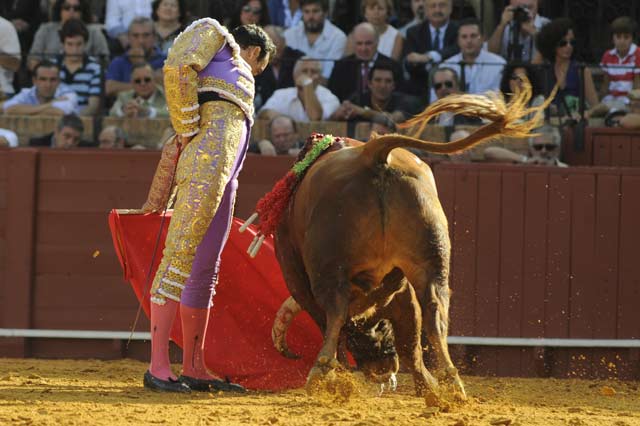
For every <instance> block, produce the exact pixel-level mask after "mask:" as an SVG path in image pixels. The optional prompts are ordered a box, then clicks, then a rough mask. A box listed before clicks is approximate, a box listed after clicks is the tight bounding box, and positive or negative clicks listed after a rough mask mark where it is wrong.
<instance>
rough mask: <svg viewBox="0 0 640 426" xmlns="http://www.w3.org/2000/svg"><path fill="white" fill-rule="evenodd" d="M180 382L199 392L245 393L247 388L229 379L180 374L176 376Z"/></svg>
mask: <svg viewBox="0 0 640 426" xmlns="http://www.w3.org/2000/svg"><path fill="white" fill-rule="evenodd" d="M178 380H180V381H181V382H182V383H184V384H185V385H187V386H188V387H189V388H190V389H192V390H195V391H200V392H209V391H222V392H236V393H247V390H246V389H245V388H244V387H242V386H240V385H239V384H237V383H231V382H230V381H229V380H226V381H224V380H219V379H213V380H206V379H196V378H195V377H189V376H180V377H178Z"/></svg>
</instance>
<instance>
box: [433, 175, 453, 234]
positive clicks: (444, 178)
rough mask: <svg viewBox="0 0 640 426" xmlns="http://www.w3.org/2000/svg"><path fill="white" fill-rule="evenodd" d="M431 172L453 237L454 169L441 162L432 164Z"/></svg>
mask: <svg viewBox="0 0 640 426" xmlns="http://www.w3.org/2000/svg"><path fill="white" fill-rule="evenodd" d="M433 174H434V176H435V179H436V186H437V188H438V199H439V200H440V204H441V205H442V209H443V210H444V214H445V215H446V216H447V221H448V222H449V236H450V238H451V239H453V229H454V226H455V222H454V207H453V206H454V202H455V195H456V185H455V176H456V174H455V170H454V169H452V168H451V167H450V166H449V165H448V164H446V163H443V164H438V165H436V166H434V168H433Z"/></svg>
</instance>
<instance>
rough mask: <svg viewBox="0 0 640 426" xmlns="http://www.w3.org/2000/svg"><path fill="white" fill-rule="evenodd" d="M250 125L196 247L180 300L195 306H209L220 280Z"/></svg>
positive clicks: (192, 306) (203, 307) (211, 303)
mask: <svg viewBox="0 0 640 426" xmlns="http://www.w3.org/2000/svg"><path fill="white" fill-rule="evenodd" d="M248 141H249V129H248V123H247V131H246V135H244V137H243V138H242V141H241V142H240V145H239V146H238V152H237V155H236V159H235V162H234V164H233V169H232V173H231V176H230V179H229V181H228V182H227V185H226V187H225V189H224V195H223V197H222V201H221V203H220V206H219V207H218V210H217V211H216V213H215V215H214V216H213V220H212V221H211V224H210V225H209V228H208V229H207V232H206V233H205V235H204V238H203V239H202V242H200V244H199V245H198V248H197V249H196V254H195V257H194V259H193V266H192V268H191V274H190V275H189V278H187V281H186V283H185V287H184V289H183V290H182V296H181V299H180V303H182V304H184V305H186V306H189V307H191V308H202V309H205V308H208V307H211V306H212V305H213V296H214V295H215V286H216V284H217V282H218V272H219V270H220V255H221V254H222V250H223V249H224V246H225V244H226V242H227V239H228V237H229V231H230V230H231V221H232V220H233V207H234V203H235V198H236V191H237V189H238V174H239V173H240V170H241V169H242V164H243V162H244V159H245V157H246V153H247V148H248V143H249V142H248Z"/></svg>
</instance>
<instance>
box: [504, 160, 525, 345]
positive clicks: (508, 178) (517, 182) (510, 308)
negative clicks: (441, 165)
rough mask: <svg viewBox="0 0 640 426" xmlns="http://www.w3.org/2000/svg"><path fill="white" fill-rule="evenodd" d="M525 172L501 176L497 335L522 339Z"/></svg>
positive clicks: (514, 171) (507, 173) (507, 172)
mask: <svg viewBox="0 0 640 426" xmlns="http://www.w3.org/2000/svg"><path fill="white" fill-rule="evenodd" d="M525 192H526V191H525V172H524V171H516V170H515V169H514V170H513V171H511V170H509V171H504V172H503V173H502V200H501V203H502V204H501V207H502V212H503V213H502V220H501V222H500V248H501V251H500V258H501V261H500V307H499V318H500V321H499V325H498V335H499V336H501V337H520V336H522V322H521V321H522V318H523V316H522V297H523V288H522V286H523V256H524V252H523V248H524V216H525Z"/></svg>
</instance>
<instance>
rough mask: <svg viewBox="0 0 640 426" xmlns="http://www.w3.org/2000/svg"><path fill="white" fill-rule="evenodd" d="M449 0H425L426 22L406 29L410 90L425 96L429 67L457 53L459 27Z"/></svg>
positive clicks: (406, 59) (406, 56)
mask: <svg viewBox="0 0 640 426" xmlns="http://www.w3.org/2000/svg"><path fill="white" fill-rule="evenodd" d="M451 9H452V0H427V7H426V19H425V21H424V22H423V23H422V24H420V25H416V26H414V27H411V28H409V29H408V30H407V40H406V42H405V52H406V54H405V67H406V69H407V71H408V72H409V75H410V76H411V81H410V83H411V88H412V90H413V91H414V92H413V93H417V94H420V95H422V96H426V95H427V94H428V88H427V87H425V84H424V82H425V81H429V77H428V74H429V72H428V71H429V69H430V68H431V66H432V65H433V64H438V63H440V62H442V61H444V60H445V59H447V58H449V57H451V56H453V55H455V54H456V53H458V52H459V48H458V43H457V36H458V27H457V24H456V23H455V22H452V21H451V20H450V19H449V18H450V17H451Z"/></svg>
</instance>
